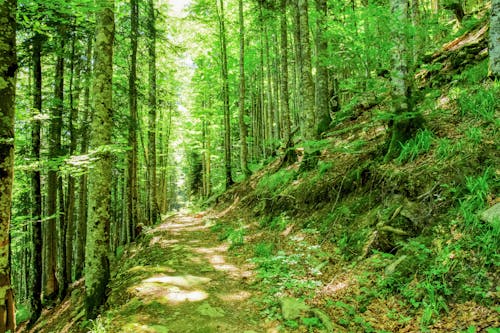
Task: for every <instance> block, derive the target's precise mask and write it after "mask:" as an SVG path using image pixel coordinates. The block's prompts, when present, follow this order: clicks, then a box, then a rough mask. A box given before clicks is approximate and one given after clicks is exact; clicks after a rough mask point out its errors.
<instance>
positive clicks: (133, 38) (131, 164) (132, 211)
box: [126, 0, 139, 242]
mask: <svg viewBox="0 0 500 333" xmlns="http://www.w3.org/2000/svg"><path fill="white" fill-rule="evenodd" d="M130 28H131V29H130V44H131V54H130V76H129V110H130V119H129V127H128V131H129V132H128V145H129V147H130V150H129V151H128V152H127V175H126V177H127V218H126V221H127V222H126V224H127V241H129V242H130V241H132V240H133V239H134V238H135V227H136V225H137V220H138V195H139V194H138V187H137V149H138V147H137V82H136V81H137V36H138V35H139V2H138V0H131V1H130Z"/></svg>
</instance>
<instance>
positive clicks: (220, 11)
mask: <svg viewBox="0 0 500 333" xmlns="http://www.w3.org/2000/svg"><path fill="white" fill-rule="evenodd" d="M215 5H216V6H215V7H216V10H217V19H218V21H219V42H220V55H221V59H222V64H221V78H222V102H223V109H224V166H225V174H226V188H229V186H231V185H232V184H233V183H234V182H233V177H232V174H231V114H230V110H229V74H228V66H227V45H226V44H227V43H226V27H225V18H224V0H220V8H218V6H219V3H218V0H216V1H215Z"/></svg>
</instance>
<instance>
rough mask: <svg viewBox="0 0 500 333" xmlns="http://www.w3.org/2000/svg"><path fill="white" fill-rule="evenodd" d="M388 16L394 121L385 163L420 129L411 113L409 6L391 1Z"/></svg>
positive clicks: (398, 0)
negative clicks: (389, 17)
mask: <svg viewBox="0 0 500 333" xmlns="http://www.w3.org/2000/svg"><path fill="white" fill-rule="evenodd" d="M391 12H392V15H393V17H394V19H395V22H394V23H393V27H392V40H393V44H394V46H393V52H392V72H391V82H392V92H391V94H392V96H391V97H392V109H393V115H394V116H393V118H394V119H393V121H392V126H391V129H390V132H391V134H390V139H389V147H388V150H387V153H386V156H385V160H386V161H388V160H390V159H392V158H394V157H396V156H397V153H398V152H399V150H400V148H401V143H404V142H406V141H407V140H408V139H409V138H411V137H412V136H413V134H414V133H415V130H416V128H418V127H420V126H421V122H422V117H421V115H420V114H416V113H414V112H413V107H412V96H411V95H412V85H413V82H412V77H413V75H411V74H410V61H411V59H413V56H412V54H411V52H410V51H409V46H408V35H407V32H406V31H407V30H408V29H407V27H408V25H409V24H410V22H409V19H408V2H407V1H406V0H391Z"/></svg>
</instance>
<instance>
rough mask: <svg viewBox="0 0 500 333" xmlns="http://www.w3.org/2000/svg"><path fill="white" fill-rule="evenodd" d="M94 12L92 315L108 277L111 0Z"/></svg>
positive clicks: (88, 272)
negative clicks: (95, 13) (95, 18)
mask: <svg viewBox="0 0 500 333" xmlns="http://www.w3.org/2000/svg"><path fill="white" fill-rule="evenodd" d="M99 4H100V6H101V8H100V10H99V12H98V13H97V20H96V22H97V28H96V39H95V58H94V66H95V67H94V73H95V76H94V82H93V87H92V88H93V90H92V91H93V96H94V115H93V120H92V133H91V140H90V144H91V147H92V148H93V149H95V150H96V152H95V156H94V157H95V158H96V161H95V162H94V165H93V167H92V168H91V170H90V173H89V217H88V222H87V242H86V247H85V292H86V295H85V310H86V315H87V318H88V319H94V318H96V316H97V314H98V310H99V306H100V305H102V304H103V303H104V301H105V298H106V285H107V283H108V281H109V257H108V249H109V228H110V223H111V185H112V177H111V176H112V173H111V171H112V153H111V152H110V150H109V148H110V145H111V137H112V129H113V119H112V116H113V108H112V100H113V98H112V96H113V93H112V77H113V41H114V31H115V26H114V12H113V11H114V0H102V1H100V2H99Z"/></svg>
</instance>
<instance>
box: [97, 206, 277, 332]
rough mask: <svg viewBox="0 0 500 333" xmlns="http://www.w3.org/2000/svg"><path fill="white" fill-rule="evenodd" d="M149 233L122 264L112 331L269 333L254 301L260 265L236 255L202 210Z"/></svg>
mask: <svg viewBox="0 0 500 333" xmlns="http://www.w3.org/2000/svg"><path fill="white" fill-rule="evenodd" d="M141 237H142V238H143V239H142V240H141V241H139V242H138V243H137V245H136V246H133V247H130V248H128V249H127V250H126V251H127V252H128V253H127V254H126V255H125V256H124V257H123V258H124V261H122V262H120V263H119V264H118V265H116V267H117V269H119V271H118V274H117V275H115V276H114V277H113V278H112V281H111V285H110V288H111V294H110V297H109V300H108V305H109V306H110V308H111V310H110V311H108V314H109V316H108V318H106V317H104V319H103V321H104V323H103V325H104V326H105V327H106V332H159V333H165V332H170V333H174V332H175V333H182V332H193V333H195V332H200V333H202V332H203V333H210V332H214V333H216V332H245V333H252V332H263V331H268V330H267V329H264V328H263V327H262V326H261V323H260V318H259V314H258V311H257V310H256V306H255V304H254V303H253V301H252V299H253V298H254V293H255V290H253V291H252V290H250V288H249V281H251V280H252V279H253V276H254V272H253V270H252V265H250V264H248V263H237V262H235V260H234V258H233V259H231V258H229V257H228V255H227V252H228V248H229V245H228V244H224V243H221V242H220V241H219V240H218V239H217V236H216V235H215V234H214V233H212V232H210V223H208V222H206V220H205V219H203V218H202V216H201V214H199V215H196V216H189V215H182V214H179V215H174V216H172V217H170V218H168V219H167V220H166V221H165V222H164V223H163V224H161V225H159V226H157V227H155V228H153V229H151V230H147V231H145V233H144V235H143V236H141ZM124 267H126V268H128V269H123V268H124ZM268 332H270V331H268Z"/></svg>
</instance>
